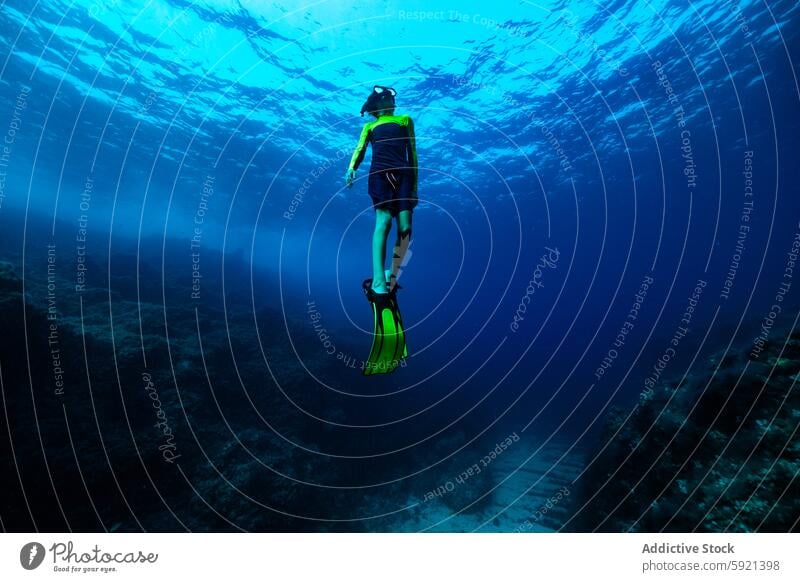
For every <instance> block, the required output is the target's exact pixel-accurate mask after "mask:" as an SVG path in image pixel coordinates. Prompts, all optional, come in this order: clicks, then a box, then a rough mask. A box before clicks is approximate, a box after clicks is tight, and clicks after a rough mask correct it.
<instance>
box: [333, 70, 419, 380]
mask: <svg viewBox="0 0 800 582" xmlns="http://www.w3.org/2000/svg"><path fill="white" fill-rule="evenodd" d="M396 94H397V93H396V91H395V90H394V89H392V88H391V87H382V86H380V85H375V87H373V89H372V93H370V96H369V97H368V98H367V100H366V101H365V102H364V105H363V106H362V107H361V115H362V116H363V115H364V112H367V113H369V114H371V115H372V116H373V117H375V121H371V122H369V123H367V124H366V125H365V126H364V129H363V130H362V131H361V137H360V138H359V140H358V145H357V146H356V149H355V151H354V152H353V157H352V158H351V159H350V165H349V167H348V169H347V173H346V174H345V184H346V185H347V187H348V188H349V187H351V186H352V185H353V181H354V180H355V175H356V170H357V169H358V166H359V165H360V164H361V162H362V161H363V159H364V154H365V153H366V150H367V143H371V144H372V163H371V166H370V171H369V179H368V191H369V195H370V198H372V206H373V208H374V209H375V232H374V233H373V235H372V278H371V279H367V280H365V281H364V283H363V288H364V293H365V295H366V296H367V299H368V300H369V302H370V304H371V305H372V311H373V317H374V323H375V333H374V336H373V342H372V349H371V351H370V355H369V358H368V359H367V361H366V362H365V366H364V374H365V375H372V374H385V373H388V372H393V371H394V370H395V369H397V367H398V365H399V363H400V361H401V360H402V359H403V358H405V357H406V356H407V355H408V348H407V347H406V340H405V330H404V329H403V321H402V318H401V316H400V309H399V307H398V306H397V289H398V288H399V286H398V285H397V274H398V271H399V269H400V266H401V265H402V264H403V258H404V257H405V254H406V251H407V250H408V246H409V244H410V243H411V217H412V214H413V212H414V207H415V206H416V205H417V149H416V142H415V137H414V122H413V121H412V120H411V117H409V116H408V115H395V114H394V109H395V101H394V97H395V95H396ZM393 218H394V219H396V220H397V239H396V242H395V247H394V253H393V254H392V268H391V269H390V270H387V271H384V267H385V264H386V241H387V239H388V237H389V230H391V227H392V219H393Z"/></svg>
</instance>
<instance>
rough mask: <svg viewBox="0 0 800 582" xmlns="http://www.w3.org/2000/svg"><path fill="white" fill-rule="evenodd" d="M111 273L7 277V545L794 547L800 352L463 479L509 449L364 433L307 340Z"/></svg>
mask: <svg viewBox="0 0 800 582" xmlns="http://www.w3.org/2000/svg"><path fill="white" fill-rule="evenodd" d="M113 259H114V260H113V267H112V269H111V270H110V274H108V275H107V279H106V280H105V281H99V282H96V284H95V285H94V286H87V287H86V288H85V289H84V290H83V291H82V292H81V293H80V294H76V293H74V292H73V290H72V289H71V285H72V281H71V280H70V279H69V277H68V278H66V279H65V278H62V277H61V276H60V275H58V276H54V277H52V278H48V276H47V272H46V270H45V263H42V262H40V263H38V270H37V269H33V270H32V269H31V266H29V267H28V268H27V269H26V278H25V280H24V281H23V280H22V278H21V277H20V276H19V273H20V272H21V269H20V266H19V264H11V263H7V262H3V263H0V330H2V334H0V381H1V383H0V389H1V390H0V392H1V393H2V407H3V414H2V415H0V434H2V435H3V437H2V438H0V469H2V472H3V473H2V474H3V475H4V476H5V482H4V486H3V495H2V496H1V497H0V521H2V523H1V524H0V525H1V526H2V528H3V529H4V530H5V531H34V530H38V531H105V530H109V531H142V530H144V531H187V530H190V531H241V530H246V531H420V530H423V531H518V532H536V531H557V530H573V531H662V530H664V531H788V530H796V529H797V528H798V517H800V486H799V485H798V479H797V477H798V470H800V446H799V445H798V439H797V428H798V425H799V424H800V398H798V391H797V389H796V380H797V378H798V374H800V332H798V331H790V330H783V331H779V330H777V329H775V330H773V334H772V336H771V341H770V342H767V344H766V345H765V346H764V351H763V352H762V353H761V354H760V355H759V358H758V359H751V358H750V357H749V355H748V347H747V346H739V348H738V349H731V350H727V351H726V352H724V353H719V354H718V355H716V356H713V357H711V358H710V359H709V360H708V361H707V362H706V364H707V365H706V367H705V369H703V370H700V371H694V372H692V373H691V375H688V376H687V377H686V378H682V379H679V380H677V381H673V382H668V381H667V382H663V383H662V384H661V385H659V386H658V387H656V388H655V389H654V390H653V391H652V393H650V394H649V395H648V397H647V398H645V399H643V400H642V401H641V402H640V403H639V404H638V405H637V406H636V407H634V408H633V409H631V408H630V407H629V408H627V409H626V410H621V409H620V410H615V411H612V412H611V413H610V414H608V415H607V418H606V423H605V428H604V429H603V433H602V435H600V438H598V439H596V441H595V442H597V443H599V444H598V445H597V447H596V449H595V450H593V451H586V450H583V449H577V448H574V446H573V444H574V443H573V442H572V441H570V440H569V437H568V435H561V436H560V437H559V439H555V440H553V441H552V442H545V445H546V446H545V445H542V442H544V439H543V438H541V437H538V438H537V435H529V434H521V435H520V437H521V438H520V439H519V441H518V444H517V441H515V444H514V445H513V446H510V447H509V448H508V449H507V452H503V454H502V455H500V456H498V457H497V460H496V461H494V462H493V463H492V465H491V467H488V468H485V470H483V471H481V472H480V473H476V474H472V475H469V476H468V477H466V478H465V477H463V475H464V471H467V470H468V469H469V468H470V467H472V466H473V465H474V464H475V463H476V462H478V460H479V459H481V458H483V457H484V456H485V455H486V453H487V451H491V450H492V448H493V447H495V446H496V443H497V442H500V441H502V439H503V438H507V434H506V433H498V434H491V433H488V434H485V435H483V436H482V437H481V438H479V439H474V440H473V437H471V436H470V435H471V434H472V435H474V434H476V433H478V432H479V430H471V429H470V427H469V426H465V425H464V424H463V423H461V424H456V425H454V426H453V428H452V429H451V430H444V431H442V432H441V433H437V434H436V436H435V438H428V439H427V440H426V441H424V442H422V443H421V444H420V445H419V446H408V443H413V442H414V438H415V437H414V435H410V434H408V433H407V429H405V428H404V427H403V426H402V425H394V424H391V423H389V424H387V425H383V426H382V425H381V423H379V422H376V423H375V426H374V427H372V428H364V427H361V426H355V425H361V424H365V423H364V422H363V420H364V419H372V418H380V417H381V415H382V414H387V411H386V410H385V409H386V408H387V405H386V404H385V403H382V402H380V401H381V399H372V401H373V402H374V403H373V404H370V399H366V400H364V402H362V403H360V404H357V405H354V404H353V399H352V398H350V397H344V396H342V395H341V394H339V393H337V392H336V391H335V390H329V389H325V387H323V386H319V385H318V382H312V381H309V372H310V371H312V372H313V373H314V374H316V375H317V377H319V378H324V379H325V380H326V381H333V382H334V383H337V382H338V384H336V387H338V389H341V388H347V387H348V386H349V384H348V382H350V378H352V377H353V374H354V372H353V370H350V369H346V368H342V366H341V364H340V363H338V362H336V361H335V360H334V359H331V358H330V357H328V356H327V355H326V354H325V353H324V351H321V350H319V338H318V337H317V336H316V334H315V332H314V330H313V329H312V328H311V327H310V326H309V325H308V322H307V321H292V320H291V319H287V317H286V315H285V313H284V312H281V311H280V310H278V309H276V308H273V307H269V306H252V305H251V304H250V303H249V301H250V299H251V298H250V293H249V290H246V289H240V288H237V287H233V288H230V289H229V290H228V292H227V294H226V296H225V297H224V298H221V297H217V298H216V299H221V300H220V301H217V302H215V301H214V300H213V297H212V300H210V301H208V302H205V303H203V304H202V305H196V304H192V303H191V302H188V301H185V300H182V299H180V298H179V299H174V298H172V297H171V293H172V292H174V291H175V290H185V288H186V287H187V281H185V280H181V279H180V278H179V277H178V276H177V275H175V274H174V273H173V272H172V271H170V270H169V269H167V270H165V271H163V273H164V274H163V276H162V272H160V271H155V270H152V269H149V268H148V267H147V266H146V264H144V263H140V262H139V260H137V258H136V257H135V256H130V255H118V256H114V257H113ZM91 270H92V272H95V273H101V272H103V265H92V266H91ZM130 273H134V275H135V276H131V274H130ZM241 276H244V275H241ZM155 283H158V284H155ZM217 283H218V282H217ZM205 285H206V288H207V289H209V290H211V291H213V290H215V289H217V288H218V287H219V285H216V284H215V282H214V281H213V280H212V279H209V280H208V281H206V283H205ZM211 295H213V293H211ZM54 314H55V315H54ZM276 330H280V331H281V333H276ZM283 332H288V335H290V336H291V337H292V338H293V342H292V343H290V342H287V341H286V339H285V336H286V334H285V333H283ZM304 346H313V349H305V348H304ZM360 347H361V346H353V347H349V348H348V349H353V350H358V349H359V348H360ZM296 350H300V352H301V353H300V354H298V353H297V352H296ZM387 382H389V383H390V382H391V379H387ZM416 404H417V403H416V402H414V401H413V399H412V400H411V401H408V402H404V401H402V400H395V401H393V403H392V406H389V407H388V408H390V409H392V411H393V412H397V410H394V409H395V408H398V409H402V407H403V406H406V405H408V406H409V407H411V408H413V407H414V406H416ZM632 410H633V411H632ZM320 419H324V421H320ZM418 424H421V425H423V426H424V425H426V424H427V425H434V426H435V425H438V424H440V423H439V422H437V421H436V420H431V421H430V422H427V423H426V422H421V423H418ZM441 424H442V425H443V424H444V423H441ZM472 428H473V429H474V428H475V427H472ZM507 432H510V431H507ZM470 441H472V442H470ZM504 451H505V449H504ZM537 451H538V452H537ZM562 451H567V452H569V454H566V453H565V454H562V453H561V452H562ZM579 475H580V479H577V481H576V478H577V477H578V476H579ZM459 477H461V480H460V481H459ZM451 485H452V490H450V491H445V492H443V493H441V494H437V495H433V496H432V495H431V492H433V491H436V490H437V489H440V488H442V487H450V486H451Z"/></svg>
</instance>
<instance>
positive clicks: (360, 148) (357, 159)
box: [348, 123, 372, 172]
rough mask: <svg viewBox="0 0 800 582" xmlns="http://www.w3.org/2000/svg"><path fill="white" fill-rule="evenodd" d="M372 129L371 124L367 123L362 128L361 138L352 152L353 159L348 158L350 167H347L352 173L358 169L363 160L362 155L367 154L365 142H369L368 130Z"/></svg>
mask: <svg viewBox="0 0 800 582" xmlns="http://www.w3.org/2000/svg"><path fill="white" fill-rule="evenodd" d="M371 128H372V124H371V123H368V124H366V125H365V126H364V129H362V130H361V137H360V138H358V145H357V146H356V150H355V151H354V152H353V157H351V158H350V166H348V169H349V170H353V171H354V172H355V171H356V170H357V169H358V166H359V164H361V162H362V161H363V160H364V154H366V153H367V141H368V140H369V130H370V129H371Z"/></svg>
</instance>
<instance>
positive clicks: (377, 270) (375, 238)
mask: <svg viewBox="0 0 800 582" xmlns="http://www.w3.org/2000/svg"><path fill="white" fill-rule="evenodd" d="M391 228H392V215H391V214H390V213H389V211H388V210H385V209H383V208H376V209H375V232H374V233H373V234H372V288H373V289H374V290H375V292H376V293H386V274H385V273H384V272H383V265H384V264H385V263H386V239H387V238H388V237H389V230H390V229H391Z"/></svg>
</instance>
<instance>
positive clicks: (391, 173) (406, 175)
mask: <svg viewBox="0 0 800 582" xmlns="http://www.w3.org/2000/svg"><path fill="white" fill-rule="evenodd" d="M368 184H369V196H370V198H372V206H373V208H376V209H377V208H384V209H386V210H388V211H389V212H390V213H391V215H392V216H397V213H398V212H401V211H402V210H413V209H414V207H415V206H416V205H417V193H416V192H414V174H413V172H412V171H411V170H407V169H400V170H379V171H377V172H370V174H369V182H368Z"/></svg>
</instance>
